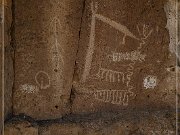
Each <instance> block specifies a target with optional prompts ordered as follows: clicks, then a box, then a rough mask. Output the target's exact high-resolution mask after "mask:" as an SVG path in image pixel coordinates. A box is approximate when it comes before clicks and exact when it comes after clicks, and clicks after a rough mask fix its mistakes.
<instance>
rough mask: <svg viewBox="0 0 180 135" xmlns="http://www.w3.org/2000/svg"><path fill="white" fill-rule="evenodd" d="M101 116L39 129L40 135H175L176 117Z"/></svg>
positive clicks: (156, 113) (142, 115)
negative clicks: (77, 122)
mask: <svg viewBox="0 0 180 135" xmlns="http://www.w3.org/2000/svg"><path fill="white" fill-rule="evenodd" d="M107 116H108V117H106V118H104V119H102V118H100V117H99V116H98V117H97V118H96V119H93V120H91V121H87V122H85V121H84V122H83V121H81V122H80V123H79V124H68V123H66V124H60V123H59V124H58V123H56V124H51V125H46V126H42V127H40V128H39V133H40V135H154V134H155V135H175V133H176V131H175V117H174V116H173V115H172V114H169V113H167V114H165V113H160V112H155V113H154V114H150V113H140V112H138V113H136V114H135V113H134V115H132V113H129V112H128V113H126V117H124V115H122V116H120V115H119V116H115V115H114V116H112V115H107Z"/></svg>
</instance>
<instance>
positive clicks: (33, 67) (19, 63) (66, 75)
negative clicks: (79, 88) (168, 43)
mask: <svg viewBox="0 0 180 135" xmlns="http://www.w3.org/2000/svg"><path fill="white" fill-rule="evenodd" d="M82 4H83V3H82V0H77V1H74V0H61V1H59V0H51V1H49V0H45V1H41V0H36V1H34V0H26V1H22V0H16V1H15V39H16V52H15V59H16V61H15V67H16V69H15V89H14V98H13V102H14V106H13V109H14V113H15V114H16V115H18V114H25V115H28V116H31V117H33V118H35V119H54V118H59V117H61V116H62V115H65V114H68V113H69V112H70V92H71V87H72V78H73V73H74V64H75V56H76V52H77V48H78V38H79V28H80V22H81V13H82V11H81V9H82Z"/></svg>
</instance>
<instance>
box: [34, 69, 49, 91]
mask: <svg viewBox="0 0 180 135" xmlns="http://www.w3.org/2000/svg"><path fill="white" fill-rule="evenodd" d="M35 81H36V83H37V85H38V86H39V88H40V89H41V90H43V89H47V88H49V87H50V77H49V75H48V74H47V73H46V72H44V71H39V72H38V73H37V74H36V75H35Z"/></svg>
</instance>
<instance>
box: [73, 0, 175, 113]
mask: <svg viewBox="0 0 180 135" xmlns="http://www.w3.org/2000/svg"><path fill="white" fill-rule="evenodd" d="M165 4H167V3H166V2H165V1H164V0H158V1H155V0H152V1H147V0H120V1H119V0H115V1H113V2H112V1H109V0H101V1H98V0H97V1H94V0H93V1H92V0H87V1H86V4H85V11H84V14H83V23H82V26H81V37H80V46H79V50H78V56H77V57H78V58H77V61H76V72H75V73H76V74H75V77H74V82H73V86H74V93H75V99H74V102H73V107H72V110H73V113H89V112H99V111H100V112H102V111H103V112H104V111H113V112H114V111H117V112H119V111H120V110H122V109H125V110H127V109H132V108H134V109H138V108H139V109H142V108H143V109H150V108H151V109H155V108H156V109H161V108H172V109H175V100H174V99H175V91H176V84H175V83H176V82H175V80H176V79H175V78H176V74H175V65H176V63H175V55H174V54H173V53H171V51H170V46H169V43H170V35H169V31H168V29H167V28H166V24H167V18H166V13H165V11H164V6H165ZM170 11H171V10H170Z"/></svg>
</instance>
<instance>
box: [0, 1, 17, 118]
mask: <svg viewBox="0 0 180 135" xmlns="http://www.w3.org/2000/svg"><path fill="white" fill-rule="evenodd" d="M1 2H2V1H1ZM0 6H1V9H0V17H1V20H0V24H1V26H0V33H1V34H0V44H1V50H0V55H1V62H0V70H1V73H0V75H1V77H0V78H1V79H0V82H1V83H0V87H1V88H2V89H1V94H0V95H1V101H0V104H1V105H2V94H4V108H2V107H3V106H1V108H0V112H1V113H2V109H3V110H4V118H5V119H6V118H7V116H8V115H11V113H12V88H13V81H14V70H13V56H14V55H13V48H12V45H11V24H12V11H11V1H10V0H7V1H4V3H0ZM2 32H4V34H3V36H2ZM2 47H3V48H4V49H3V48H2ZM2 49H3V50H2ZM2 52H3V53H2ZM2 67H3V68H2ZM2 75H3V76H4V79H3V80H2ZM2 81H3V86H2ZM1 116H2V115H1Z"/></svg>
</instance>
